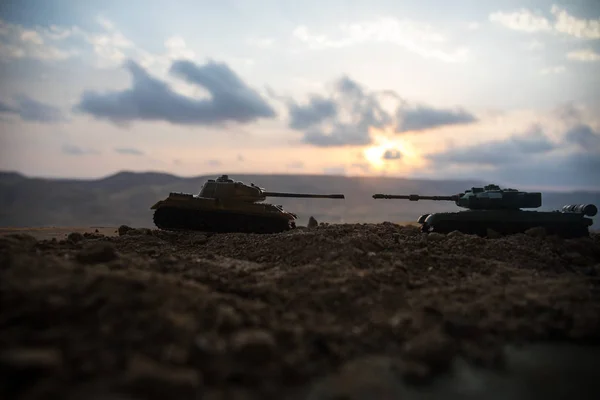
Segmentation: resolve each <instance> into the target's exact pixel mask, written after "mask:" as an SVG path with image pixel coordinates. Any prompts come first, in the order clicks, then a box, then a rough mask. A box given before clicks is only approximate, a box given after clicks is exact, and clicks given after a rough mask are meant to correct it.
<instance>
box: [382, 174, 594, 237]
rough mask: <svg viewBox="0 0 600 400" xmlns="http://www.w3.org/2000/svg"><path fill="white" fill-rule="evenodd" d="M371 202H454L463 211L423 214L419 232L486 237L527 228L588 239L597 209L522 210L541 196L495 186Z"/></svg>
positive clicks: (538, 203) (590, 206)
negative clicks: (456, 232)
mask: <svg viewBox="0 0 600 400" xmlns="http://www.w3.org/2000/svg"><path fill="white" fill-rule="evenodd" d="M373 198H374V199H404V200H410V201H418V200H439V201H454V202H455V204H456V205H457V206H458V207H461V208H466V209H467V210H464V211H458V212H441V213H434V214H424V215H421V216H420V217H419V219H418V220H417V222H418V223H420V224H421V230H422V231H423V232H439V233H449V232H452V231H460V232H463V233H467V234H476V235H479V236H487V231H488V229H491V230H494V231H496V232H498V233H501V234H514V233H522V232H525V231H526V230H528V229H530V228H535V227H543V228H545V229H546V231H547V232H548V233H549V234H554V235H558V236H562V237H581V236H589V230H588V228H589V227H590V226H591V225H592V224H593V220H592V219H591V218H585V217H586V216H587V217H593V216H594V215H596V213H597V212H598V209H597V208H596V206H595V205H593V204H579V205H566V206H564V207H563V208H562V210H560V211H522V210H521V208H539V207H541V205H542V194H541V193H538V192H521V191H519V190H516V189H500V187H499V186H497V185H487V186H485V187H483V188H478V187H473V188H471V189H470V190H466V191H465V192H464V193H460V194H456V195H451V196H419V195H416V194H411V195H388V194H375V195H373Z"/></svg>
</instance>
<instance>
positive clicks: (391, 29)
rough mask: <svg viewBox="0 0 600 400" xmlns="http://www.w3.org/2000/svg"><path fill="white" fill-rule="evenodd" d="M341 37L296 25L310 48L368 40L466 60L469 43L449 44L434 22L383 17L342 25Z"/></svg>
mask: <svg viewBox="0 0 600 400" xmlns="http://www.w3.org/2000/svg"><path fill="white" fill-rule="evenodd" d="M339 30H340V31H341V34H342V35H341V37H340V38H337V39H334V38H331V37H328V36H327V35H317V34H313V33H311V32H310V31H309V29H308V27H306V26H304V25H300V26H298V27H296V29H294V31H293V32H292V35H293V37H294V38H295V39H297V40H299V41H301V42H303V43H305V44H306V45H307V46H308V48H309V49H311V50H324V49H331V48H334V49H335V48H343V47H350V46H356V45H361V44H367V43H390V44H395V45H397V46H400V47H403V48H404V49H406V50H408V51H410V52H413V53H415V54H418V55H420V56H421V57H424V58H431V59H437V60H440V61H443V62H449V63H454V62H463V61H465V60H466V57H467V54H468V49H467V48H466V47H458V48H448V46H447V45H446V42H447V41H448V39H447V38H446V36H445V35H443V34H442V33H441V32H438V31H437V30H436V29H435V28H434V27H432V26H431V25H428V24H425V23H422V22H417V21H411V20H408V19H402V20H399V19H396V18H392V17H384V18H380V19H378V20H373V21H363V22H357V23H352V24H345V25H341V26H340V27H339Z"/></svg>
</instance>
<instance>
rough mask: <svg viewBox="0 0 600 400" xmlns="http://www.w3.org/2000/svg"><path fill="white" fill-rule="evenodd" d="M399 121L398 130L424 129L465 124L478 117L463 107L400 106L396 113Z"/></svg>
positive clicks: (472, 121) (475, 120)
mask: <svg viewBox="0 0 600 400" xmlns="http://www.w3.org/2000/svg"><path fill="white" fill-rule="evenodd" d="M396 117H397V119H398V121H399V123H398V126H397V128H396V131H397V132H408V131H422V130H426V129H432V128H439V127H442V126H448V125H464V124H472V123H474V122H477V121H478V119H477V118H476V117H475V116H474V115H472V114H471V113H469V112H467V111H465V110H463V109H460V108H459V109H436V108H432V107H428V106H424V105H420V106H417V107H413V108H402V107H401V108H399V109H398V112H397V114H396Z"/></svg>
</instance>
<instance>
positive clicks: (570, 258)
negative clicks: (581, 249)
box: [563, 251, 588, 265]
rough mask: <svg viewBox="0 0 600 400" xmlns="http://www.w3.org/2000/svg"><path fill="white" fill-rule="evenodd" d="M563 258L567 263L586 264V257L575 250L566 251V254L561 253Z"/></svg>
mask: <svg viewBox="0 0 600 400" xmlns="http://www.w3.org/2000/svg"><path fill="white" fill-rule="evenodd" d="M563 258H564V259H565V261H567V262H568V263H569V264H573V265H586V264H588V261H587V259H586V258H585V257H584V256H583V255H581V254H580V253H578V252H576V251H573V252H570V253H567V254H565V255H563Z"/></svg>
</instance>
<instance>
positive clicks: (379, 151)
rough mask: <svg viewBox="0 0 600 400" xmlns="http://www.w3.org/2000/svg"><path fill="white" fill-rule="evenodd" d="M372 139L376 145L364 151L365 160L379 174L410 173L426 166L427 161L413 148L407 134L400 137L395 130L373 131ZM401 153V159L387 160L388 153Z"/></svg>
mask: <svg viewBox="0 0 600 400" xmlns="http://www.w3.org/2000/svg"><path fill="white" fill-rule="evenodd" d="M371 138H373V142H374V144H373V145H371V146H369V147H367V148H365V149H364V150H363V155H364V157H365V160H367V161H368V162H369V164H370V166H371V168H372V169H373V170H375V171H378V172H384V171H386V172H403V173H405V172H409V171H413V170H415V169H418V168H420V167H423V166H424V165H425V160H424V159H423V158H422V157H421V155H420V154H419V151H418V150H417V149H416V148H415V146H413V144H412V143H411V141H410V137H408V135H407V134H404V135H402V136H401V137H399V135H398V134H396V133H395V132H394V131H393V130H390V129H385V130H380V129H372V130H371ZM388 150H390V151H392V152H395V151H399V152H400V154H401V157H400V158H398V159H389V160H386V159H385V158H384V157H383V156H384V154H385V152H386V151H388Z"/></svg>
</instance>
